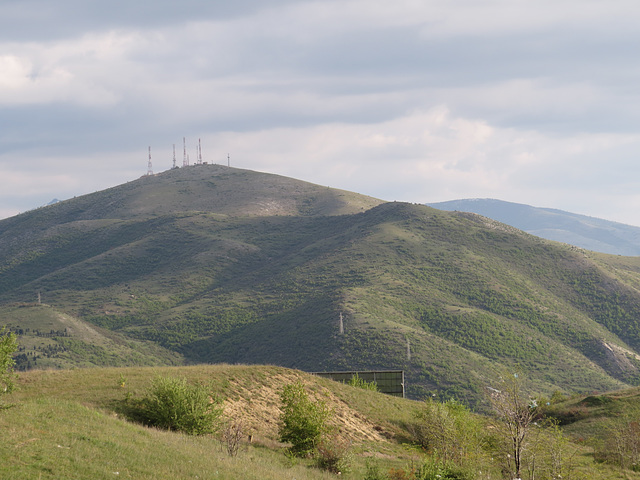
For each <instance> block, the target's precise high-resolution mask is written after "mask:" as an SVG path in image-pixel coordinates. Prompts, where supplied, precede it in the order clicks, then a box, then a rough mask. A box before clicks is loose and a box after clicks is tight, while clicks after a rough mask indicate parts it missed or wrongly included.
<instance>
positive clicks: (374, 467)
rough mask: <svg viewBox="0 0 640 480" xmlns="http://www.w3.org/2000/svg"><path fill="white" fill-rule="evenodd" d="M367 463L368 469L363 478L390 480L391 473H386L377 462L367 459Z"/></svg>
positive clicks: (367, 479) (365, 479)
mask: <svg viewBox="0 0 640 480" xmlns="http://www.w3.org/2000/svg"><path fill="white" fill-rule="evenodd" d="M365 465H366V471H365V474H364V479H363V480H389V475H387V474H386V473H384V472H383V471H382V470H381V469H380V466H379V465H378V464H377V463H375V462H373V461H371V460H367V461H366V464H365Z"/></svg>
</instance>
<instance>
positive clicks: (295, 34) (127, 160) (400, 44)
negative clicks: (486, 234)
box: [0, 0, 640, 225]
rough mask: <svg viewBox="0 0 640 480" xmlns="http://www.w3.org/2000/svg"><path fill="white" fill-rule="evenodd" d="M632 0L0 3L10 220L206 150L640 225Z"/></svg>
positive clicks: (216, 156) (418, 195) (0, 175)
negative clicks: (198, 148) (199, 147)
mask: <svg viewBox="0 0 640 480" xmlns="http://www.w3.org/2000/svg"><path fill="white" fill-rule="evenodd" d="M639 25H640V3H638V2H637V0H609V1H607V2H603V1H602V0H448V1H447V0H394V1H393V2H391V1H389V0H336V1H333V0H319V1H306V0H233V1H228V0H224V1H223V0H181V1H179V2H178V1H176V0H154V1H153V2H151V1H144V2H142V1H139V0H111V1H109V2H105V1H104V0H100V1H96V0H56V1H53V0H2V1H1V2H0V218H3V217H7V216H10V215H14V214H16V213H18V212H21V211H25V210H27V209H30V208H33V207H36V206H39V205H42V204H45V203H47V202H49V201H50V200H52V199H53V198H58V199H66V198H70V197H73V196H75V195H82V194H85V193H90V192H93V191H96V190H101V189H104V188H108V187H110V186H114V185H118V184H120V183H124V182H126V181H130V180H133V179H135V178H138V177H139V176H141V175H143V174H145V173H146V171H147V155H148V154H147V149H148V147H149V146H151V149H152V156H153V157H152V158H153V168H154V171H155V172H160V171H164V170H167V169H169V168H171V166H172V163H173V152H172V145H173V144H176V149H177V157H178V165H181V164H182V161H183V158H182V157H183V155H182V139H183V137H186V139H187V149H188V153H189V157H190V162H191V163H194V161H195V160H196V158H197V154H196V145H197V142H198V138H200V139H201V141H202V156H203V160H204V161H208V162H210V163H222V164H226V162H227V154H230V159H231V165H232V166H235V167H240V168H248V169H253V170H259V171H264V172H270V173H276V174H280V175H286V176H291V177H294V178H299V179H302V180H306V181H310V182H313V183H318V184H321V185H329V186H332V187H337V188H343V189H347V190H352V191H356V192H360V193H364V194H368V195H372V196H374V197H378V198H382V199H385V200H403V201H411V202H420V203H424V202H437V201H444V200H452V199H458V198H498V199H501V200H507V201H513V202H520V203H527V204H530V205H535V206H543V207H554V208H560V209H563V210H568V211H571V212H575V213H582V214H586V215H591V216H596V217H600V218H605V219H609V220H616V221H620V222H624V223H629V224H633V225H640V162H639V161H638V155H639V153H640V91H639V88H640V61H639V60H640V54H638V45H639V44H640V28H638V26H639Z"/></svg>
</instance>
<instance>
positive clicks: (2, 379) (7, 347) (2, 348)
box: [0, 327, 18, 395]
mask: <svg viewBox="0 0 640 480" xmlns="http://www.w3.org/2000/svg"><path fill="white" fill-rule="evenodd" d="M17 349H18V341H17V339H16V335H15V334H14V333H12V332H7V331H6V328H5V327H2V330H0V395H1V394H5V393H11V392H12V391H13V388H14V383H13V380H14V379H15V378H16V375H15V373H14V370H13V369H14V367H15V364H16V362H15V360H14V358H13V353H14V352H15V351H16V350H17Z"/></svg>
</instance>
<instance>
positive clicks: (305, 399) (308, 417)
mask: <svg viewBox="0 0 640 480" xmlns="http://www.w3.org/2000/svg"><path fill="white" fill-rule="evenodd" d="M280 400H281V402H282V407H281V408H282V415H281V417H280V423H281V425H280V429H279V430H278V433H279V435H280V440H281V441H283V442H288V443H291V448H290V449H289V451H290V452H291V454H292V455H294V456H296V457H305V456H309V455H311V454H313V453H314V452H315V450H316V446H317V445H318V442H319V441H320V438H321V437H322V435H324V434H326V433H327V420H328V418H329V415H330V411H329V410H328V409H327V405H326V403H325V402H323V401H321V400H316V401H313V400H311V399H310V398H309V394H308V393H307V392H306V391H305V389H304V385H303V384H302V383H300V382H297V383H292V384H290V385H285V386H284V388H283V389H282V392H281V393H280Z"/></svg>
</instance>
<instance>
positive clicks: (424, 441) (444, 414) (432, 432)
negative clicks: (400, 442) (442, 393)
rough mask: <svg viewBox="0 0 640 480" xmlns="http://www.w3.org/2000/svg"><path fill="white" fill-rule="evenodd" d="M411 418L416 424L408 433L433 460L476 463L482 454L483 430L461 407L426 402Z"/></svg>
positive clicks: (468, 412) (433, 401) (448, 402)
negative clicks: (434, 458)
mask: <svg viewBox="0 0 640 480" xmlns="http://www.w3.org/2000/svg"><path fill="white" fill-rule="evenodd" d="M414 417H415V419H416V421H417V422H416V423H415V424H413V425H410V427H409V432H410V433H411V434H412V436H413V440H414V441H415V442H416V443H418V444H419V445H420V446H421V447H422V448H424V449H425V450H426V451H427V452H428V453H430V454H431V455H433V456H434V457H436V458H438V459H441V460H443V461H455V462H460V461H463V460H464V461H471V460H474V459H477V458H478V457H479V456H480V455H481V454H482V450H483V446H484V443H485V438H484V433H483V428H482V426H481V424H480V422H479V421H478V419H477V418H476V417H474V416H473V414H472V413H471V412H470V411H469V409H467V407H465V406H464V405H463V404H461V403H459V402H456V401H455V400H448V401H446V402H444V403H440V402H438V401H436V400H434V399H432V398H427V399H426V400H425V402H424V403H423V404H422V406H421V407H420V408H419V409H418V410H417V411H416V412H415V414H414Z"/></svg>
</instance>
